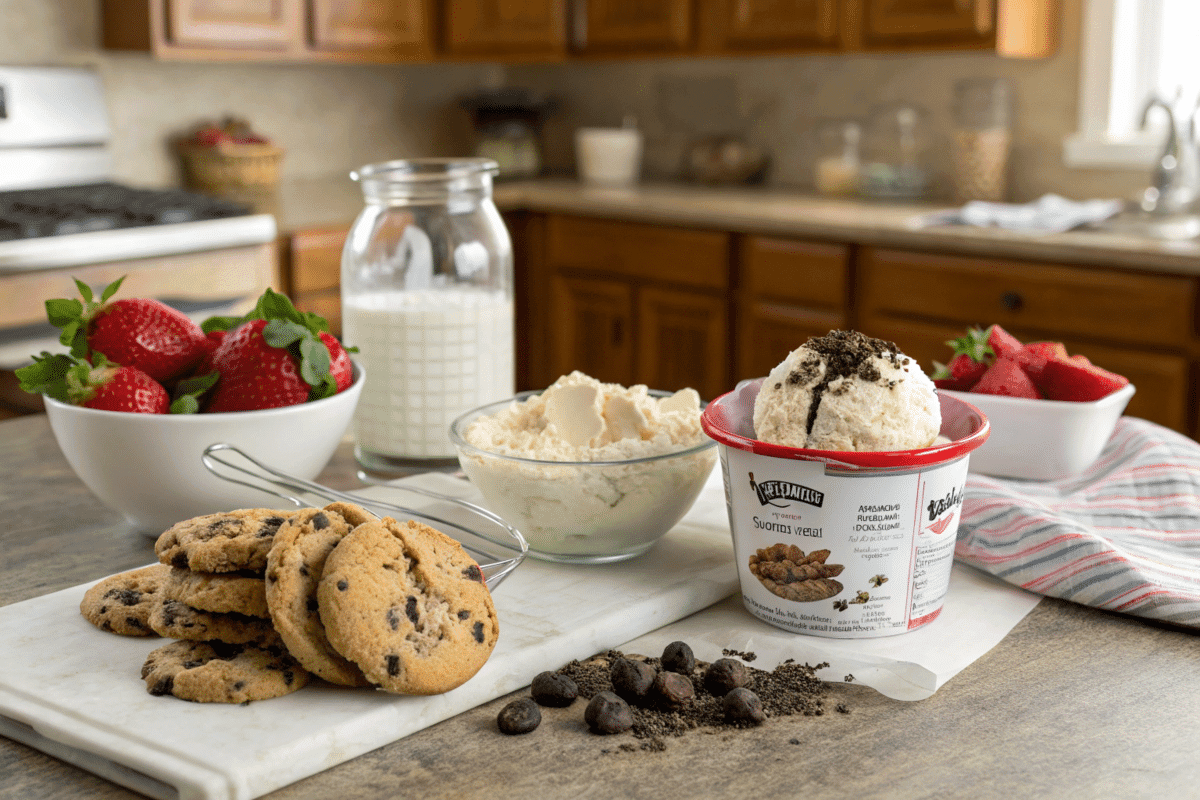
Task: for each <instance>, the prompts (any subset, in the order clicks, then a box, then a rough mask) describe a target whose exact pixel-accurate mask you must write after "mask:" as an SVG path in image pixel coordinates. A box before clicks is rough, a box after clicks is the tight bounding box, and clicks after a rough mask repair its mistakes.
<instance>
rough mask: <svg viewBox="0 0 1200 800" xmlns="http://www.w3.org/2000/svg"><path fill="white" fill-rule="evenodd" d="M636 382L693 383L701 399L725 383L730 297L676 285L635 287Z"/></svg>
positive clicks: (654, 385) (674, 387) (657, 385)
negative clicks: (690, 290) (671, 286)
mask: <svg viewBox="0 0 1200 800" xmlns="http://www.w3.org/2000/svg"><path fill="white" fill-rule="evenodd" d="M637 322H638V342H637V360H636V365H637V382H638V383H645V384H646V385H647V386H649V387H650V388H651V389H664V390H666V391H672V392H673V391H678V390H679V389H684V388H687V387H689V386H690V387H691V388H693V389H695V390H696V391H697V392H699V393H700V396H701V397H702V398H704V399H705V400H712V399H713V398H715V397H717V396H719V395H721V394H724V393H725V392H727V391H729V389H731V388H732V387H731V386H730V385H729V377H728V375H729V367H728V364H729V345H728V339H729V303H728V300H727V299H726V298H725V297H723V296H719V295H709V294H700V293H699V292H689V291H684V290H678V289H662V288H652V287H643V288H640V289H638V290H637Z"/></svg>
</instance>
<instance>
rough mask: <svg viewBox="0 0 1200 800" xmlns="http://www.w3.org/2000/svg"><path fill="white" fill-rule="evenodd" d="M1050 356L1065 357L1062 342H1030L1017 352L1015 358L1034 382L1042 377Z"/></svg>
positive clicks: (1065, 351)
mask: <svg viewBox="0 0 1200 800" xmlns="http://www.w3.org/2000/svg"><path fill="white" fill-rule="evenodd" d="M1052 358H1067V348H1066V347H1064V346H1063V344H1062V342H1030V343H1029V344H1027V345H1025V346H1024V347H1022V348H1021V350H1020V351H1019V352H1018V353H1017V360H1018V361H1020V362H1021V366H1022V367H1024V368H1025V372H1027V373H1028V374H1029V377H1030V378H1032V379H1033V382H1034V383H1035V384H1036V383H1037V382H1038V381H1039V380H1041V377H1042V370H1044V369H1045V368H1046V362H1047V361H1049V360H1050V359H1052Z"/></svg>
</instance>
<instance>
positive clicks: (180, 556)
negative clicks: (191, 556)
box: [171, 550, 188, 569]
mask: <svg viewBox="0 0 1200 800" xmlns="http://www.w3.org/2000/svg"><path fill="white" fill-rule="evenodd" d="M171 566H172V567H177V568H179V569H187V568H188V557H187V553H185V552H184V551H183V550H180V551H179V552H178V553H176V554H175V555H173V556H171Z"/></svg>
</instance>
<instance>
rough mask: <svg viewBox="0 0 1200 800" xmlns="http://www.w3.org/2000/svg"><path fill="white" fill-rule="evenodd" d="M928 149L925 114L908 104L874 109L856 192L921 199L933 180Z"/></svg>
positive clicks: (867, 194)
mask: <svg viewBox="0 0 1200 800" xmlns="http://www.w3.org/2000/svg"><path fill="white" fill-rule="evenodd" d="M930 146H931V145H930V135H929V122H928V119H927V115H926V113H925V112H924V110H922V109H920V108H918V107H916V106H912V105H907V104H901V105H889V106H884V107H882V108H878V109H876V110H875V112H874V113H873V114H872V115H871V119H870V121H869V123H868V126H867V130H866V135H865V137H864V143H863V150H864V154H863V163H862V168H861V171H860V172H859V192H860V193H861V194H862V195H864V196H866V197H875V198H881V199H888V200H915V199H918V198H921V197H924V196H925V195H926V194H927V193H928V192H929V190H930V188H931V185H932V179H933V176H932V169H931V168H930V164H929V150H930Z"/></svg>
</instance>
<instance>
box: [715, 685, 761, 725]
mask: <svg viewBox="0 0 1200 800" xmlns="http://www.w3.org/2000/svg"><path fill="white" fill-rule="evenodd" d="M721 707H722V709H724V711H725V719H726V720H728V721H730V722H735V723H743V724H747V725H761V724H762V723H763V722H764V721H765V720H766V718H767V715H766V713H765V712H764V711H763V706H762V700H760V699H759V697H758V695H756V694H755V693H754V692H752V691H750V690H749V689H747V688H745V687H744V686H739V687H738V688H736V689H734V690H733V691H731V692H730V693H729V694H727V695H725V699H724V700H723V701H721Z"/></svg>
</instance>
